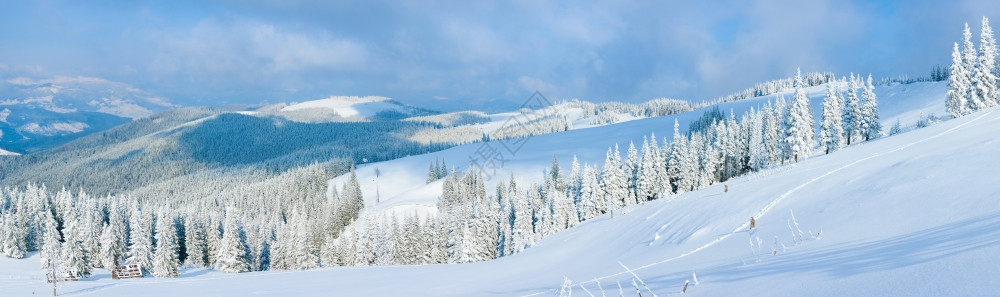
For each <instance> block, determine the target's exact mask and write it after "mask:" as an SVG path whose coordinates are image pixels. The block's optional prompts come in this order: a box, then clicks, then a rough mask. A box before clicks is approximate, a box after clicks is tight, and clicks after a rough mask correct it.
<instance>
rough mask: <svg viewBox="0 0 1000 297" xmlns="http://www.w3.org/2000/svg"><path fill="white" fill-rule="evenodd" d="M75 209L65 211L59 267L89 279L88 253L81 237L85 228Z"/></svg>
mask: <svg viewBox="0 0 1000 297" xmlns="http://www.w3.org/2000/svg"><path fill="white" fill-rule="evenodd" d="M79 217H80V216H79V214H78V212H77V211H76V210H75V209H72V208H71V209H67V210H66V213H65V218H64V220H65V221H66V228H64V229H63V239H64V241H63V248H62V255H61V257H60V261H59V262H60V266H61V267H63V268H64V269H67V270H69V271H75V272H76V276H78V277H90V271H91V266H92V265H91V264H90V254H89V251H87V250H85V249H84V248H83V238H82V236H83V235H85V234H86V233H85V232H84V228H85V226H83V224H82V220H80V218H79Z"/></svg>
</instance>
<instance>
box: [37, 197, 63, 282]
mask: <svg viewBox="0 0 1000 297" xmlns="http://www.w3.org/2000/svg"><path fill="white" fill-rule="evenodd" d="M39 217H40V218H42V219H43V220H44V221H43V222H45V223H44V227H43V229H42V230H41V231H42V234H41V239H42V243H41V245H40V246H41V248H40V249H39V255H40V256H41V259H42V269H50V268H51V267H52V266H53V265H54V264H56V262H58V261H59V258H60V256H61V254H62V234H60V233H59V229H57V228H56V225H57V224H58V223H57V222H56V219H55V218H54V217H53V216H52V213H51V212H49V211H48V210H44V211H43V213H42V214H40V215H39Z"/></svg>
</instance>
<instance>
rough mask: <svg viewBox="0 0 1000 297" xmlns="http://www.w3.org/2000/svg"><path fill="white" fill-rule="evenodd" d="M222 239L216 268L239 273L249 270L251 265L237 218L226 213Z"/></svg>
mask: <svg viewBox="0 0 1000 297" xmlns="http://www.w3.org/2000/svg"><path fill="white" fill-rule="evenodd" d="M222 232H223V233H222V241H221V242H220V244H219V251H218V255H216V259H215V269H216V270H219V271H222V272H230V273H239V272H247V271H249V270H250V266H249V264H248V263H247V259H246V256H247V252H246V249H245V248H244V246H243V243H242V242H241V240H240V237H241V236H240V231H239V227H238V225H237V224H236V218H233V217H232V215H230V214H227V215H226V224H225V227H223V231H222Z"/></svg>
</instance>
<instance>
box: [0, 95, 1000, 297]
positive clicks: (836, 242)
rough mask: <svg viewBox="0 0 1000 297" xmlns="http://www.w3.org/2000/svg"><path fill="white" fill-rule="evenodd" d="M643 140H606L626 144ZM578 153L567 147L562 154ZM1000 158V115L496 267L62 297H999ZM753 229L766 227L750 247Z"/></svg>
mask: <svg viewBox="0 0 1000 297" xmlns="http://www.w3.org/2000/svg"><path fill="white" fill-rule="evenodd" d="M634 122H638V123H640V124H641V122H642V121H634ZM635 128H637V127H635V126H629V127H627V128H626V127H623V128H622V131H619V133H620V134H618V135H614V134H613V133H612V132H613V131H604V132H605V133H607V134H608V135H609V136H610V137H623V136H625V135H626V133H625V132H624V130H625V129H635ZM587 130H594V131H598V129H587ZM582 131H585V130H581V131H572V132H569V133H573V132H577V133H579V132H582ZM571 139H573V138H571V137H567V138H565V139H563V141H564V142H566V141H570V140H571ZM612 139H614V138H612ZM580 141H581V143H582V141H586V140H580ZM539 142H541V141H539ZM581 143H568V144H567V146H568V148H567V150H570V149H573V148H574V147H573V145H579V144H581ZM998 144H1000V111H998V110H996V109H995V108H994V109H991V110H986V111H982V112H979V113H976V114H972V115H970V116H966V117H963V118H959V119H956V120H950V121H946V122H944V123H941V124H937V125H933V126H931V127H928V128H924V129H918V130H915V131H912V132H909V133H904V134H900V135H896V136H893V137H887V138H883V139H880V140H876V141H872V142H869V143H865V144H862V145H857V146H852V147H850V148H847V149H844V150H841V151H838V152H836V153H833V154H830V155H825V156H817V157H814V158H810V159H808V160H804V161H802V162H800V163H799V164H797V165H792V166H786V167H779V168H775V169H770V170H766V171H763V172H760V173H757V174H753V175H750V176H744V177H740V178H737V179H734V180H731V181H729V182H728V183H727V184H728V189H729V191H728V192H724V191H723V189H724V187H723V186H722V185H717V186H713V187H709V188H706V189H703V190H699V191H695V192H689V193H686V194H682V195H679V196H677V197H674V198H673V199H664V200H657V201H652V202H648V203H646V204H645V205H636V206H633V207H630V208H627V209H623V210H622V211H619V212H616V213H615V217H614V218H613V219H612V218H610V217H609V216H607V215H605V216H602V217H598V218H595V219H592V220H589V221H587V222H584V223H583V224H581V225H580V226H578V227H576V228H573V229H569V230H566V231H563V232H560V233H558V234H555V235H553V236H550V237H548V238H546V239H544V240H542V241H540V242H539V243H538V244H537V245H536V246H535V247H533V248H530V249H527V250H525V251H524V252H522V253H520V254H517V255H514V256H510V257H505V258H501V259H498V260H494V261H489V262H480V263H472V264H454V265H427V266H385V267H350V268H327V269H318V270H311V271H270V272H259V273H247V274H222V273H218V272H213V271H206V270H185V271H184V272H182V274H181V278H178V279H158V278H146V279H133V280H125V281H114V280H111V279H110V277H109V276H108V274H107V272H106V271H103V270H97V271H96V275H95V276H94V277H92V278H91V279H88V280H86V281H80V282H75V283H71V284H67V285H64V286H63V287H62V288H61V289H60V290H61V292H63V294H65V295H94V296H133V295H145V296H176V295H210V296H246V295H265V296H330V295H338V296H339V295H344V296H359V295H365V296H373V295H374V296H414V295H419V296H554V295H556V293H557V292H558V290H559V289H560V285H562V284H563V282H564V278H568V279H569V280H571V281H572V284H573V287H572V290H573V291H574V292H573V293H574V294H575V295H576V296H589V295H588V294H587V292H590V293H591V294H594V295H596V296H601V293H599V292H598V291H599V290H601V288H603V289H604V291H606V293H607V294H608V295H615V294H617V292H618V283H621V285H622V286H624V287H625V292H626V296H635V291H634V289H632V288H631V286H632V280H633V278H635V276H638V278H640V279H641V280H642V281H643V282H644V283H645V284H646V285H648V287H649V289H650V290H651V291H653V292H655V293H656V294H657V295H658V296H668V295H675V294H679V292H680V291H681V290H682V288H683V287H684V283H685V281H688V280H690V281H691V285H690V287H688V289H687V293H688V294H691V295H693V296H762V295H764V296H804V295H808V296H843V295H848V296H856V295H865V296H886V295H894V296H914V295H916V296H942V295H944V296H989V295H993V294H995V293H996V288H997V287H1000V279H998V278H996V275H998V274H1000V256H997V255H1000V205H998V204H997V201H996V197H998V196H1000V188H998V187H997V186H996V185H997V182H998V181H1000V179H998V178H997V177H996V175H995V174H994V172H995V168H994V167H995V166H993V164H995V163H997V162H1000V145H998ZM382 170H383V172H387V171H388V170H386V169H385V168H383V169H382ZM387 184H388V185H392V183H383V185H387ZM388 187H391V186H387V188H388ZM383 189H384V188H383ZM793 216H794V220H793ZM750 217H755V218H756V228H755V229H754V230H753V231H749V230H748V227H749V218H750ZM799 230H802V231H801V232H800V231H799ZM815 234H821V235H820V236H813V235H815ZM758 239H759V240H758ZM751 245H753V246H754V248H751ZM32 258H33V259H35V260H12V259H0V287H2V289H3V291H4V292H9V293H10V294H12V296H20V295H29V294H31V293H32V292H37V293H41V292H47V290H49V288H50V287H49V285H47V284H45V283H44V280H42V277H43V276H42V271H40V270H38V269H37V267H38V266H37V265H38V262H37V255H35V256H33V257H32ZM624 267H628V268H629V269H630V270H631V271H632V272H629V271H628V270H626V268H624ZM633 273H634V275H635V276H633ZM695 277H697V278H695ZM696 279H697V280H696ZM695 282H697V284H695ZM640 286H642V285H640ZM585 290H586V291H585ZM646 293H647V292H646V289H643V296H649V295H651V294H649V295H647V294H646Z"/></svg>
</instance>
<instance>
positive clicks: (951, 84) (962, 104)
mask: <svg viewBox="0 0 1000 297" xmlns="http://www.w3.org/2000/svg"><path fill="white" fill-rule="evenodd" d="M949 71H950V75H949V76H948V78H949V81H948V95H947V98H946V99H945V100H946V102H945V104H946V105H947V107H948V113H949V114H951V118H953V119H954V118H957V117H961V116H964V115H966V114H969V103H968V102H967V100H968V96H967V94H968V90H969V73H968V70H967V69H965V62H963V61H962V54H961V52H959V50H958V43H957V42H956V43H955V45H954V48H953V49H952V52H951V67H950V68H949Z"/></svg>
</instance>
